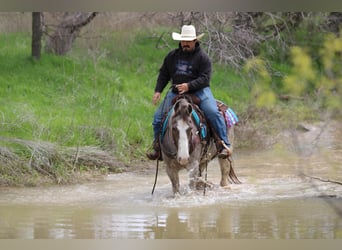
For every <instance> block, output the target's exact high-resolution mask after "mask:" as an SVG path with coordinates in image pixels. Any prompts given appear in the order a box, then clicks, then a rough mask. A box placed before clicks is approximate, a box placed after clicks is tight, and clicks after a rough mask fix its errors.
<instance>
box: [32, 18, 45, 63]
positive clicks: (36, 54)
mask: <svg viewBox="0 0 342 250" xmlns="http://www.w3.org/2000/svg"><path fill="white" fill-rule="evenodd" d="M41 47H42V13H41V12H32V47H31V50H32V57H33V58H35V59H37V60H39V59H40V52H41Z"/></svg>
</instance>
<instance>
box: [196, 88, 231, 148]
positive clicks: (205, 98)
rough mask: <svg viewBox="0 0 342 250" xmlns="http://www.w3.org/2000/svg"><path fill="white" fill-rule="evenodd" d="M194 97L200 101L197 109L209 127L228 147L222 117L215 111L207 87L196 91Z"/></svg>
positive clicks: (214, 105) (213, 101) (213, 99)
mask: <svg viewBox="0 0 342 250" xmlns="http://www.w3.org/2000/svg"><path fill="white" fill-rule="evenodd" d="M195 95H196V96H197V97H198V98H200V99H201V103H200V106H199V108H200V109H201V110H202V111H203V113H204V114H205V116H206V118H207V119H208V120H209V122H210V124H211V126H213V127H214V129H215V131H216V132H217V134H218V136H219V137H220V138H221V140H223V141H224V143H225V144H226V145H227V146H228V147H230V142H229V139H228V136H227V127H226V124H225V121H224V118H223V116H222V115H221V113H220V111H219V110H218V109H217V105H216V100H215V98H214V96H213V94H212V92H211V90H210V88H209V87H206V88H204V89H201V90H198V91H196V92H195Z"/></svg>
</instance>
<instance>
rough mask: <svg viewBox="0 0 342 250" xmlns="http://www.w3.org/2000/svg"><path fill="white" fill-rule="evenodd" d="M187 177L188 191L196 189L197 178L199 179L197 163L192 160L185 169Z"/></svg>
mask: <svg viewBox="0 0 342 250" xmlns="http://www.w3.org/2000/svg"><path fill="white" fill-rule="evenodd" d="M187 170H188V175H189V187H190V189H192V190H194V189H196V186H197V182H198V178H199V162H198V161H197V160H194V161H193V162H191V163H190V164H189V166H188V167H187Z"/></svg>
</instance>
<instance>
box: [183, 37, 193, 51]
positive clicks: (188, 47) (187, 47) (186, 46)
mask: <svg viewBox="0 0 342 250" xmlns="http://www.w3.org/2000/svg"><path fill="white" fill-rule="evenodd" d="M196 41H197V40H196V39H195V40H193V41H181V47H182V49H183V51H184V52H191V51H193V50H194V49H195V46H196Z"/></svg>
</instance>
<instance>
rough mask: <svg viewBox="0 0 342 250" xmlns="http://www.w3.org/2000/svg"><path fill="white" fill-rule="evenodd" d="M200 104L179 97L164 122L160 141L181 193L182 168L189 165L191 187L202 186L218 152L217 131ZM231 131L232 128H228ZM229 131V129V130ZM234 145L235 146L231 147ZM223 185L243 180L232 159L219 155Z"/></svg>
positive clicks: (176, 188) (167, 165) (173, 181)
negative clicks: (237, 172)
mask: <svg viewBox="0 0 342 250" xmlns="http://www.w3.org/2000/svg"><path fill="white" fill-rule="evenodd" d="M206 128H208V124H207V123H206V121H205V118H204V116H203V114H202V112H201V111H200V110H199V108H198V107H197V106H196V105H195V104H193V103H192V102H191V100H190V99H188V98H186V97H181V98H179V99H178V100H177V101H176V102H175V104H174V105H173V106H172V108H171V109H170V111H169V113H168V115H167V116H166V119H165V121H164V123H163V127H162V134H161V138H160V145H161V151H162V157H163V160H164V162H165V164H166V172H167V174H168V176H169V178H170V180H171V183H172V190H173V193H174V194H177V193H179V188H180V183H179V173H178V172H179V171H180V170H182V169H186V170H187V171H188V174H189V187H190V189H200V188H201V187H205V186H204V185H207V184H208V182H207V181H206V180H204V179H203V177H202V174H203V172H204V170H205V168H206V166H207V164H208V162H209V161H211V160H213V159H214V158H215V157H216V155H217V150H216V145H215V141H214V137H213V134H212V133H210V129H206ZM227 132H228V131H227ZM227 134H229V133H227ZM231 149H232V148H231ZM218 161H219V164H220V169H221V181H220V185H221V186H222V187H227V186H228V185H229V183H230V182H233V183H240V181H239V180H238V178H237V177H236V175H235V173H234V170H233V168H232V165H231V164H230V162H229V160H228V159H220V158H219V159H218Z"/></svg>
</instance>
